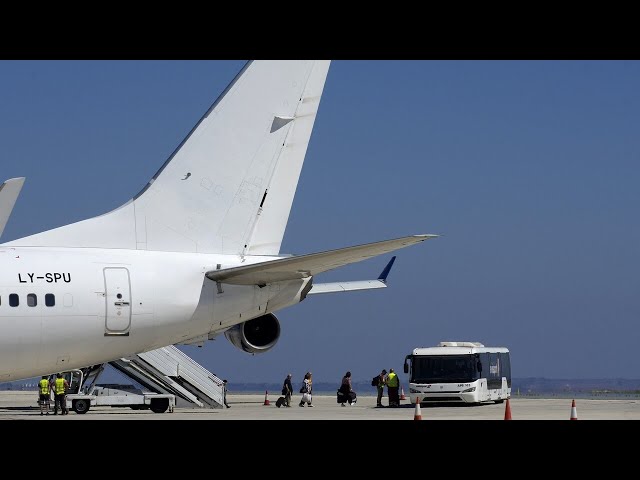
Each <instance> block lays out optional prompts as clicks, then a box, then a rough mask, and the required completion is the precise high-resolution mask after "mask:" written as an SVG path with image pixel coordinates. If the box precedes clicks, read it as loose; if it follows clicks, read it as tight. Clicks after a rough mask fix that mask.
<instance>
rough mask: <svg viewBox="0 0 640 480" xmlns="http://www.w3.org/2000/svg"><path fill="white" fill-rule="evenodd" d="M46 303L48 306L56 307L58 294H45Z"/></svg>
mask: <svg viewBox="0 0 640 480" xmlns="http://www.w3.org/2000/svg"><path fill="white" fill-rule="evenodd" d="M44 304H45V305H46V306H47V307H55V305H56V296H55V295H54V294H53V293H47V294H46V295H45V296H44Z"/></svg>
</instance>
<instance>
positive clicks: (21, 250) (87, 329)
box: [0, 60, 436, 382]
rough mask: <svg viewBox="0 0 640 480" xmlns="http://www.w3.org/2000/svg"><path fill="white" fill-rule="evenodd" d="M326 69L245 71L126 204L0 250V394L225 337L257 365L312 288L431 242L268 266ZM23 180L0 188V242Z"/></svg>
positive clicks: (401, 241) (329, 286)
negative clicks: (334, 274) (346, 268)
mask: <svg viewBox="0 0 640 480" xmlns="http://www.w3.org/2000/svg"><path fill="white" fill-rule="evenodd" d="M329 63H330V62H329V61H312V60H305V61H302V60H301V61H251V62H248V63H247V64H246V65H245V66H244V67H243V68H242V70H241V71H240V72H239V73H238V75H237V76H236V78H235V79H234V80H233V81H232V82H231V83H230V84H229V86H228V87H227V88H226V89H225V90H224V92H223V93H222V94H221V95H220V97H219V98H218V99H217V100H216V101H215V103H214V104H213V105H212V106H211V107H210V108H209V109H208V110H207V112H206V113H205V114H204V116H203V117H202V118H201V119H200V121H199V122H198V123H197V124H196V126H195V127H194V128H193V129H192V130H191V132H190V133H189V134H188V135H187V137H186V138H185V139H184V140H183V141H182V143H181V144H180V145H179V146H178V148H177V149H176V150H175V151H174V152H173V154H172V155H171V156H170V157H169V159H168V160H167V161H166V162H165V163H164V165H162V167H161V168H160V170H158V172H157V173H156V174H155V176H154V177H153V178H152V179H151V180H150V181H149V183H148V184H147V185H146V186H145V187H144V188H143V189H142V191H140V193H138V194H137V195H136V196H135V197H134V198H133V199H131V200H129V201H128V202H126V203H125V204H123V205H122V206H120V207H119V208H117V209H115V210H113V211H111V212H108V213H105V214H103V215H100V216H96V217H93V218H89V219H87V220H83V221H80V222H77V223H73V224H69V225H65V226H62V227H59V228H55V229H52V230H48V231H45V232H42V233H39V234H35V235H31V236H28V237H24V238H20V239H18V240H13V241H10V242H6V243H2V244H0V382H6V381H12V380H18V379H24V378H31V377H35V376H39V375H48V374H51V373H55V372H59V371H65V370H69V369H73V368H83V367H86V366H89V365H97V364H101V363H105V362H109V361H112V360H115V359H118V358H121V357H125V356H129V355H133V354H136V353H141V352H146V351H149V350H154V349H157V348H160V347H164V346H168V345H177V344H198V343H202V342H204V341H206V340H207V339H212V338H213V337H215V336H216V335H218V334H220V333H224V334H225V336H226V337H227V339H228V340H229V341H231V342H232V344H233V345H235V346H236V347H238V348H239V349H241V350H243V351H245V352H249V353H262V352H266V351H267V350H269V349H270V348H272V347H273V346H274V345H275V343H276V342H277V340H278V338H279V336H280V323H279V321H278V319H277V318H276V317H275V315H274V312H276V311H277V310H280V309H282V308H285V307H288V306H291V305H294V304H296V303H299V302H301V301H302V300H304V299H305V298H306V297H307V296H308V295H312V294H317V293H329V292H342V291H349V290H363V289H371V288H381V287H385V286H386V283H385V280H386V274H387V273H388V270H389V268H390V267H391V263H392V262H390V264H389V265H388V266H387V268H386V269H385V271H384V272H383V273H382V274H381V276H380V277H379V278H378V279H376V280H366V281H358V282H343V283H325V284H315V285H314V284H313V278H314V276H315V275H317V274H319V273H322V272H326V271H328V270H332V269H335V268H337V267H340V266H343V265H347V264H350V263H354V262H359V261H361V260H366V259H368V258H371V257H374V256H377V255H381V254H385V253H388V252H391V251H394V250H397V249H400V248H403V247H407V246H409V245H413V244H415V243H418V242H422V241H424V240H427V239H429V238H433V237H435V236H436V235H412V236H408V237H404V238H397V239H393V240H386V241H381V242H376V243H371V244H366V245H359V246H352V247H348V248H342V249H338V250H332V251H326V252H321V253H312V254H309V255H301V256H291V255H283V254H281V253H280V245H281V243H282V238H283V235H284V231H285V227H286V224H287V221H288V217H289V212H290V210H291V205H292V202H293V198H294V194H295V190H296V187H297V184H298V178H299V175H300V171H301V168H302V164H303V161H304V157H305V154H306V151H307V146H308V144H309V139H310V137H311V131H312V129H313V124H314V121H315V118H316V113H317V111H318V106H319V103H320V97H321V95H322V91H323V88H324V84H325V79H326V76H327V72H328V70H329ZM23 183H24V178H14V179H10V180H7V181H6V182H5V183H3V184H2V186H0V235H1V234H2V230H4V227H5V225H6V222H7V220H8V218H9V215H10V214H11V210H12V209H13V206H14V204H15V201H16V199H17V197H18V194H19V193H20V190H21V188H22V185H23Z"/></svg>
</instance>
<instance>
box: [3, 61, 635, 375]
mask: <svg viewBox="0 0 640 480" xmlns="http://www.w3.org/2000/svg"><path fill="white" fill-rule="evenodd" d="M244 63H245V61H244V60H241V61H231V60H221V61H131V60H130V61H2V62H0V143H1V145H2V153H1V154H0V166H1V169H0V170H1V173H2V175H3V177H4V179H6V178H12V177H17V176H25V177H26V178H27V180H26V183H25V186H24V188H23V190H22V193H21V196H20V198H19V199H18V203H17V204H16V207H15V209H14V212H13V215H12V217H11V219H10V221H9V223H8V225H7V228H6V230H5V233H4V235H3V237H2V241H9V240H13V239H15V238H19V237H21V236H25V235H29V234H33V233H37V232H40V231H44V230H48V229H50V228H54V227H57V226H60V225H63V224H66V223H71V222H75V221H79V220H82V219H85V218H88V217H91V216H95V215H98V214H102V213H105V212H107V211H109V210H112V209H113V208H116V207H118V206H119V205H121V204H122V203H124V202H125V201H127V200H128V199H130V198H131V197H132V196H133V195H135V194H136V193H138V191H140V189H141V188H142V187H143V186H144V185H145V184H146V183H147V181H148V180H149V179H150V178H151V176H152V175H153V174H154V173H155V172H156V171H157V170H158V168H159V167H160V165H162V163H163V162H164V161H165V160H166V158H167V157H168V156H169V155H170V154H171V152H172V151H173V150H174V149H175V148H176V146H177V145H178V144H179V143H180V141H181V140H182V139H183V138H184V137H185V135H186V134H187V133H188V132H189V131H190V130H191V128H192V127H193V125H194V124H195V123H196V122H197V121H198V120H199V118H200V117H201V115H202V114H203V113H204V112H205V111H206V110H207V108H208V107H209V105H210V104H211V103H212V102H213V101H214V100H215V99H216V98H217V96H218V95H219V94H220V93H221V91H222V90H223V89H224V87H226V85H227V84H228V83H229V81H231V80H232V79H233V77H234V76H235V74H236V73H237V72H238V71H239V70H240V69H241V68H242V66H243V65H244ZM639 85H640V62H638V61H380V60H378V61H375V60H374V61H346V60H341V61H334V62H332V64H331V67H330V69H329V74H328V77H327V82H326V85H325V90H324V94H323V98H322V101H321V104H320V110H319V113H318V117H317V120H316V124H315V129H314V132H313V135H312V137H311V143H310V145H309V150H308V152H307V156H306V160H305V164H304V166H303V170H302V175H301V178H300V182H299V184H298V190H297V193H296V198H295V201H294V204H293V209H292V212H291V216H290V221H289V225H288V228H287V231H286V233H285V238H284V242H283V248H282V252H283V253H293V254H304V253H312V252H316V251H322V250H328V249H333V248H340V247H345V246H350V245H355V244H361V243H368V242H374V241H378V240H385V239H389V238H396V237H399V236H404V235H411V234H418V233H435V234H440V235H441V237H440V238H437V239H435V240H429V241H427V242H425V243H422V244H419V245H416V246H413V247H409V248H407V249H403V250H400V251H398V252H396V254H397V257H398V258H397V261H396V264H395V266H394V268H393V270H392V271H391V274H390V275H389V287H388V288H387V289H383V290H377V291H369V292H350V293H338V294H332V295H320V296H315V297H310V298H308V299H307V300H305V301H304V302H302V303H301V304H299V305H295V306H293V307H289V308H287V309H285V310H282V311H280V312H279V313H277V316H278V317H279V318H280V321H281V327H282V335H281V337H280V341H279V342H278V344H277V345H276V346H275V347H274V348H273V349H272V350H271V351H269V352H267V353H265V354H262V355H255V356H251V355H247V354H245V353H243V352H241V351H240V350H237V349H236V348H235V347H233V346H232V345H231V344H230V343H229V342H227V340H226V338H225V337H224V336H220V337H218V338H217V339H216V340H215V341H212V342H208V343H207V344H206V345H205V346H204V347H203V348H195V347H184V350H185V351H186V352H187V353H188V354H190V355H192V356H193V357H194V358H195V359H196V360H198V361H199V362H201V363H202V364H203V365H204V366H205V367H207V368H209V369H210V370H211V371H213V372H215V373H216V374H218V375H219V376H222V377H225V378H229V379H230V381H231V382H234V381H238V382H263V381H264V382H279V381H281V380H282V379H283V378H284V376H285V375H286V373H288V372H292V373H293V375H294V379H301V378H302V376H303V374H304V372H305V371H307V370H311V371H312V372H313V373H314V380H317V381H321V382H324V381H327V382H331V381H335V382H336V383H338V382H339V381H340V378H341V377H342V375H343V374H344V373H345V372H346V371H347V370H350V371H351V372H352V373H353V378H354V380H355V381H365V380H368V379H369V378H370V377H371V376H373V375H374V374H375V373H377V372H378V371H379V370H380V369H382V368H386V369H387V370H388V369H389V368H390V367H393V368H395V369H396V370H398V371H401V369H402V363H403V360H404V357H405V355H406V354H408V353H410V352H411V350H412V349H413V348H414V347H419V346H432V345H435V344H437V343H438V342H439V341H442V340H470V341H480V342H483V343H485V344H486V345H499V346H507V347H508V348H509V349H510V350H511V352H512V369H513V375H514V376H515V377H547V378H617V377H623V378H638V377H640V356H639V355H638V353H637V348H638V347H637V343H638V340H639V339H640V321H639V320H640V295H639V293H638V292H639V290H638V287H639V280H638V278H639V275H640V273H639V272H640V261H639V260H640V222H639V221H638V207H639V206H640V135H639V132H640V89H639V88H638V86H639ZM390 257H391V255H388V256H381V257H377V258H375V259H371V260H368V261H366V262H362V263H359V264H356V265H352V266H348V267H345V268H342V269H338V270H335V271H333V272H329V273H326V274H324V275H321V276H319V277H318V278H317V279H316V281H317V282H322V281H336V280H360V279H369V278H375V277H376V276H377V275H378V274H379V272H380V271H381V270H382V268H383V267H384V265H385V264H386V262H387V261H388V260H389V258H390Z"/></svg>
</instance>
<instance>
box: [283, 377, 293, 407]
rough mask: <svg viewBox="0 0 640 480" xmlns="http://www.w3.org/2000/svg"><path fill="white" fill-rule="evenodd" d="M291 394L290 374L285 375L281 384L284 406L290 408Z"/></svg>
mask: <svg viewBox="0 0 640 480" xmlns="http://www.w3.org/2000/svg"><path fill="white" fill-rule="evenodd" d="M292 393H293V385H292V384H291V374H289V375H287V378H285V379H284V383H283V384H282V395H283V396H284V406H285V407H290V406H291V394H292Z"/></svg>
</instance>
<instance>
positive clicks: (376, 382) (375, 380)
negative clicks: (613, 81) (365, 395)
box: [371, 375, 380, 387]
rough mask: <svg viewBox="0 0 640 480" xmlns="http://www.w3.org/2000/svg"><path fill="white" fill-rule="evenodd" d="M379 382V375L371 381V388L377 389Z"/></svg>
mask: <svg viewBox="0 0 640 480" xmlns="http://www.w3.org/2000/svg"><path fill="white" fill-rule="evenodd" d="M379 381H380V375H376V376H375V377H373V380H371V386H372V387H377V386H378V382H379Z"/></svg>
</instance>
